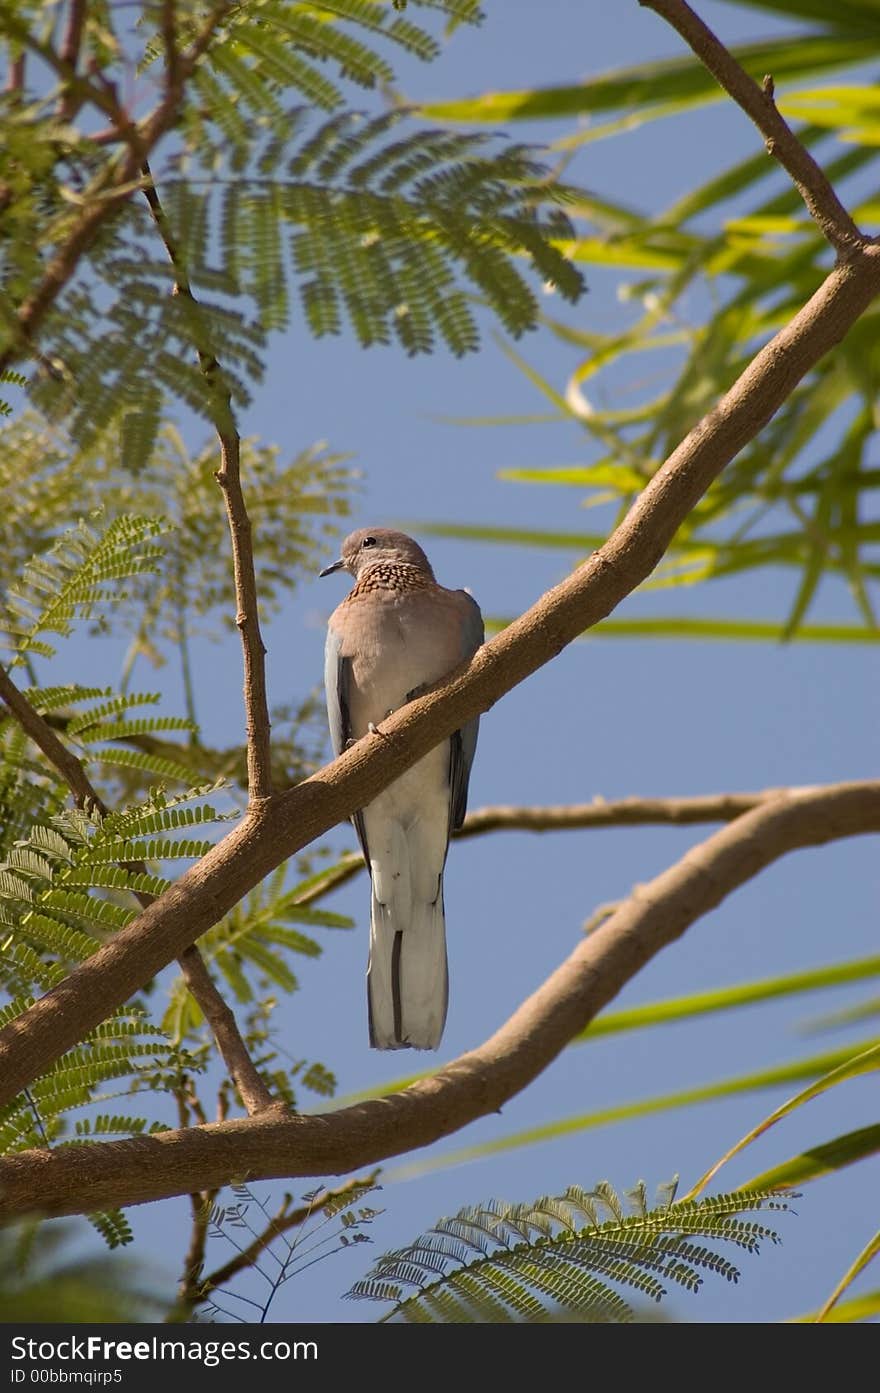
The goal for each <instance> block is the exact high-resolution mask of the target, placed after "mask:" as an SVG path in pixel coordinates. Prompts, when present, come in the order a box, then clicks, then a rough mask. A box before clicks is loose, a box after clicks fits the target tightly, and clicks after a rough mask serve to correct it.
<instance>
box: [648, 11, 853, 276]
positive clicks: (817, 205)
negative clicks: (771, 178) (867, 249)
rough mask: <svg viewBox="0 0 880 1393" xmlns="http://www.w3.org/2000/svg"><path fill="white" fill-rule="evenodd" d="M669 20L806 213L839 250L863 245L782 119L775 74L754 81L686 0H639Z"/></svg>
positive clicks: (842, 252)
mask: <svg viewBox="0 0 880 1393" xmlns="http://www.w3.org/2000/svg"><path fill="white" fill-rule="evenodd" d="M639 4H640V5H641V6H642V7H643V8H644V9H647V10H653V11H654V12H655V14H658V15H660V16H661V18H663V19H665V20H666V21H667V23H668V24H671V25H672V27H673V29H675V30H677V32H678V33H679V34H680V35H681V37H682V38H683V39H684V41H685V43H686V44H688V45H689V46H690V48H692V49H693V51H694V53H695V54H696V55H697V57H698V58H699V59H700V61H701V62H702V63H704V64H705V66H706V67H707V68H708V69H709V71H710V73H711V74H712V76H713V77H714V78H716V79H717V81H718V82H719V83H720V85H721V86H722V87H723V88H724V90H725V92H727V93H728V94H729V95H730V96H731V97H732V98H733V100H734V101H735V102H736V104H737V105H738V106H740V107H742V109H743V111H744V112H745V113H746V115H747V116H750V117H751V119H752V120H753V121H754V123H755V125H756V126H757V127H758V130H759V131H760V132H761V134H762V135H763V137H764V142H765V144H766V146H767V150H768V152H769V154H771V155H772V156H773V157H774V159H777V160H778V161H779V163H780V164H781V165H782V167H783V169H784V170H785V171H786V172H787V173H788V174H790V175H791V178H792V179H793V180H794V182H795V184H796V185H797V187H798V191H799V193H800V195H801V197H802V198H803V200H804V203H805V204H806V205H807V209H808V210H809V213H810V216H811V217H812V218H813V219H814V221H815V222H816V224H817V225H818V226H819V228H820V229H821V231H822V233H823V234H824V236H825V237H826V238H827V239H828V241H829V242H830V243H831V245H832V247H834V249H835V251H837V252H838V253H839V254H840V255H841V256H848V255H849V254H851V253H852V252H853V251H856V250H858V248H859V247H862V246H864V245H865V241H866V238H865V237H864V235H863V234H862V233H861V232H860V231H859V229H858V228H857V227H856V225H855V223H854V222H853V220H852V218H851V217H850V215H849V213H848V212H847V211H846V209H845V208H844V206H843V204H842V203H841V201H840V199H839V198H838V197H837V194H836V193H835V192H834V189H833V188H832V187H831V184H830V183H829V182H828V180H827V179H826V177H825V175H824V173H823V172H822V170H821V168H820V167H819V165H818V164H817V163H816V161H815V160H814V159H813V156H812V155H811V154H810V152H809V150H807V149H806V148H805V146H803V145H802V144H801V143H800V141H799V140H798V138H797V136H796V135H795V134H794V132H793V131H792V130H791V129H790V127H789V126H788V125H787V124H786V122H785V121H784V120H783V119H782V117H781V116H780V114H779V112H778V110H777V109H776V104H775V102H774V99H773V80H772V78H769V77H767V78H765V79H764V83H763V85H762V86H760V87H759V86H758V84H757V82H755V81H754V79H753V78H751V77H749V75H748V73H747V72H746V71H745V69H744V68H742V67H741V66H740V64H739V63H738V62H737V61H736V59H735V58H734V57H733V55H732V54H731V53H729V52H728V50H727V49H726V48H725V47H724V45H723V44H722V43H720V42H719V40H718V39H717V38H716V37H715V35H714V34H713V33H712V30H711V29H710V28H709V27H708V26H707V25H706V24H704V23H703V21H702V20H701V19H700V17H699V15H697V14H695V13H694V11H693V10H692V9H691V7H690V5H688V4H686V3H685V0H639Z"/></svg>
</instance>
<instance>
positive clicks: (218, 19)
mask: <svg viewBox="0 0 880 1393" xmlns="http://www.w3.org/2000/svg"><path fill="white" fill-rule="evenodd" d="M233 8H234V0H222V3H218V4H216V5H215V6H214V7H213V9H212V10H211V12H210V14H209V15H208V17H207V19H206V20H205V23H204V25H203V27H202V29H201V31H200V33H199V34H198V35H197V36H196V38H195V39H194V40H193V42H192V44H191V45H190V47H189V48H188V49H187V50H186V51H185V52H184V53H182V54H180V55H179V57H178V63H177V72H176V75H175V79H174V81H173V82H169V83H168V84H167V87H166V90H165V94H164V96H163V98H162V100H161V101H160V102H159V104H158V106H156V107H155V109H154V110H153V112H152V113H151V114H150V115H149V116H148V117H146V118H145V120H144V121H142V122H140V123H139V124H138V125H137V126H136V127H135V130H136V133H137V139H136V142H134V143H135V144H136V146H137V150H138V151H140V155H138V154H137V153H136V152H135V149H134V148H132V143H131V142H129V141H128V140H126V145H127V146H128V154H127V155H126V156H125V157H123V158H121V159H119V160H118V161H117V162H116V163H115V165H113V164H110V165H108V166H107V167H106V168H105V170H104V171H103V174H102V176H101V177H103V178H104V179H105V180H106V181H107V182H106V183H105V184H103V185H101V193H102V197H100V198H98V199H96V200H95V201H93V202H91V203H90V204H88V205H87V206H86V207H85V208H84V209H83V212H82V213H81V215H80V216H79V218H78V219H77V220H76V222H75V223H74V225H73V228H72V230H71V231H70V233H69V234H68V236H67V239H66V240H65V241H64V242H63V243H62V244H61V246H60V247H59V248H58V250H57V251H56V252H55V255H54V256H53V257H52V259H51V260H50V262H49V264H48V266H47V267H46V270H45V273H44V275H43V279H42V280H41V282H40V284H39V285H38V286H37V287H36V289H35V290H33V291H32V292H31V294H30V295H28V296H27V297H26V298H25V299H24V300H23V301H22V303H21V304H20V305H19V307H18V310H17V312H16V316H15V318H16V321H17V327H18V337H17V339H16V341H15V342H14V343H12V344H10V345H9V346H8V347H7V348H6V349H5V350H4V351H3V352H2V353H0V372H2V371H3V370H4V369H5V368H8V367H11V366H12V364H13V363H15V362H16V361H17V360H18V359H19V358H21V357H23V356H26V355H27V354H28V352H29V351H31V350H30V345H31V341H32V339H33V337H34V335H35V334H36V331H37V330H38V329H39V327H40V325H41V324H42V322H43V320H44V319H45V317H46V315H47V313H48V312H49V310H50V309H51V308H52V306H53V305H54V304H55V301H56V300H57V299H58V296H59V295H60V294H61V292H62V291H63V290H64V287H65V286H66V285H67V283H68V281H69V280H70V279H71V277H72V276H73V274H74V272H75V270H76V268H77V266H78V265H79V262H80V261H81V259H82V257H83V256H84V255H85V254H86V252H88V250H89V249H90V247H91V246H92V244H93V243H94V241H95V238H96V237H97V236H98V233H99V232H100V231H101V228H102V227H103V226H104V223H105V222H107V221H109V219H111V218H113V217H115V216H116V214H117V213H118V212H119V210H120V208H121V206H122V205H123V204H124V203H126V202H127V201H128V199H130V198H131V197H132V196H133V194H134V193H135V192H136V191H137V189H138V188H139V172H140V166H141V164H142V163H143V160H144V159H146V158H147V157H148V156H149V155H150V153H151V152H152V151H153V149H154V148H155V147H156V145H157V144H158V143H159V141H160V140H161V139H162V137H163V136H164V135H166V134H167V132H168V131H169V130H170V129H171V128H172V126H174V124H175V122H176V121H177V118H178V116H179V114H180V103H181V100H182V98H183V93H184V88H185V85H186V82H187V80H188V78H189V77H190V75H191V73H192V72H193V69H194V68H195V66H196V64H197V63H198V62H199V60H200V59H201V57H202V56H203V54H204V53H205V52H206V51H207V49H208V47H209V45H210V43H211V40H212V38H213V37H214V35H215V33H216V31H217V29H218V27H219V26H220V24H222V22H223V20H224V19H225V18H226V16H227V15H228V14H229V12H230V11H231V10H232V9H233ZM4 25H5V27H6V28H7V29H10V31H11V32H13V33H14V34H15V36H16V37H19V31H21V41H22V42H29V41H31V36H30V34H29V31H28V29H27V26H26V25H24V24H21V25H20V26H19V25H16V26H15V28H14V29H12V27H11V21H10V20H9V19H8V17H4ZM41 56H43V57H45V58H46V61H47V62H50V64H51V65H52V66H53V67H55V68H56V70H59V71H60V72H61V75H62V77H63V78H64V79H65V80H66V81H68V82H71V81H72V80H73V79H74V78H75V76H76V75H75V74H71V70H70V68H69V67H68V66H67V65H66V64H63V63H61V59H60V58H59V57H58V55H56V54H54V53H53V54H50V55H49V56H48V57H47V56H46V55H45V54H41ZM88 94H89V97H90V99H91V100H93V101H95V103H96V105H98V106H99V107H100V108H101V110H107V107H108V103H109V105H110V106H111V108H112V106H113V104H112V102H110V101H109V98H108V96H107V94H104V93H101V91H100V90H99V89H95V88H93V87H91V86H89V88H88ZM110 115H111V117H114V118H115V110H113V109H111V111H110ZM96 187H97V186H96ZM114 190H115V191H116V192H117V193H118V197H116V198H114V197H111V196H108V195H112V193H113V192H114Z"/></svg>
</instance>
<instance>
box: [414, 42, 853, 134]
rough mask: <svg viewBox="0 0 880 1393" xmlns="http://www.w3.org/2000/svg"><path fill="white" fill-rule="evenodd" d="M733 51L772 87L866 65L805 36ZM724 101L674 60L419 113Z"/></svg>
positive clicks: (539, 114) (529, 113) (554, 112)
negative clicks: (768, 79)
mask: <svg viewBox="0 0 880 1393" xmlns="http://www.w3.org/2000/svg"><path fill="white" fill-rule="evenodd" d="M730 51H731V53H732V55H733V56H734V58H736V60H737V61H738V62H739V63H740V64H741V65H742V66H743V67H745V69H746V71H747V72H749V73H751V74H753V75H755V76H756V78H757V79H758V80H760V78H761V76H762V75H763V74H764V73H768V72H772V73H773V75H774V78H775V80H776V83H777V85H781V83H782V82H783V81H784V80H786V79H787V80H791V81H793V80H795V79H799V78H802V77H806V76H809V75H810V74H812V73H817V72H826V71H830V70H833V69H835V68H843V67H849V66H852V65H854V64H857V63H862V62H864V59H865V48H864V42H863V41H862V40H861V39H856V38H847V37H839V36H833V35H821V36H819V35H816V34H811V33H809V32H807V33H802V34H786V35H785V37H784V38H781V39H775V40H771V41H770V42H768V43H754V44H743V45H740V46H739V47H736V48H732V49H731V50H730ZM724 95H725V94H724V92H723V90H722V88H721V87H719V85H718V83H717V82H716V81H715V78H714V77H713V76H712V74H711V73H710V72H709V71H708V69H707V68H706V67H704V65H703V64H702V63H701V62H699V61H698V60H697V59H695V58H673V59H669V60H667V61H665V62H664V61H657V60H655V61H653V62H651V63H645V64H642V65H640V66H639V67H634V68H618V69H616V70H614V71H610V72H607V73H604V74H602V75H600V76H599V77H595V78H591V79H589V80H588V81H586V82H582V83H578V84H576V85H575V86H562V87H544V88H531V89H524V90H521V91H517V92H486V93H484V94H483V95H482V96H478V97H469V98H465V99H462V100H455V101H443V102H429V103H425V104H423V105H422V106H421V107H419V111H420V112H421V114H422V115H423V116H425V117H427V118H428V119H430V120H439V121H467V122H492V123H493V124H494V123H496V122H505V121H536V120H544V119H549V120H559V119H560V118H561V117H566V116H584V115H598V114H604V113H609V112H614V111H627V112H630V113H637V112H640V111H641V112H643V113H644V112H647V114H648V115H649V116H650V117H654V116H658V115H661V116H662V115H664V114H666V112H667V111H668V110H670V109H673V108H674V110H675V111H681V110H684V109H686V108H688V107H694V106H702V105H705V104H706V103H709V102H715V101H720V100H721V99H722V98H723V97H724Z"/></svg>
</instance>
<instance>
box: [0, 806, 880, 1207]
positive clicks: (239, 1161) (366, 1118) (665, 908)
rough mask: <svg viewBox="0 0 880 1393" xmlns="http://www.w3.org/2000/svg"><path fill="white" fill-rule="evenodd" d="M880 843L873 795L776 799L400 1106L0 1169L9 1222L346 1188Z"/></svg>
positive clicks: (580, 950) (361, 1107) (469, 1114)
mask: <svg viewBox="0 0 880 1393" xmlns="http://www.w3.org/2000/svg"><path fill="white" fill-rule="evenodd" d="M865 832H880V782H873V783H852V784H838V785H834V786H831V787H828V788H824V789H813V790H809V791H807V792H805V793H798V794H794V795H781V796H780V797H778V798H774V799H772V800H771V801H769V802H767V803H763V804H762V805H761V806H760V807H758V808H755V809H754V810H753V811H752V812H750V813H745V814H744V815H743V816H742V817H740V818H737V819H736V821H735V822H733V823H731V824H730V825H729V826H727V827H724V828H722V829H721V830H720V831H718V832H716V833H714V835H713V836H711V837H709V838H708V840H706V841H704V842H702V843H700V844H699V845H698V846H696V847H693V848H692V849H691V850H690V851H689V852H687V854H686V855H685V856H684V857H682V859H681V860H680V861H678V862H677V863H676V864H675V865H673V866H672V867H670V868H669V869H668V870H666V871H664V872H663V873H662V874H661V875H659V876H657V877H656V879H655V880H653V881H651V882H650V883H649V884H647V885H641V886H638V887H637V888H636V889H635V890H634V892H633V893H632V895H630V896H629V898H628V899H627V900H625V901H623V902H622V904H621V905H620V906H619V907H618V908H617V909H616V910H615V912H614V913H613V914H612V915H611V916H610V917H609V918H608V919H607V920H606V922H605V923H604V924H603V925H602V926H601V927H600V928H598V929H597V930H596V931H595V933H593V934H592V935H591V936H590V937H589V938H586V939H584V940H582V941H581V942H580V943H579V944H578V946H577V947H576V948H575V950H574V952H573V953H572V954H571V956H570V957H569V958H568V959H567V961H566V962H564V963H563V964H562V965H561V966H560V967H558V968H557V969H556V971H555V972H554V973H553V974H552V975H551V976H550V977H549V978H548V979H547V981H546V982H544V984H543V985H542V986H541V987H539V989H538V990H537V991H536V992H535V993H534V995H533V996H531V997H530V998H529V999H528V1000H527V1001H525V1002H524V1003H523V1004H522V1005H521V1006H520V1007H519V1009H518V1010H517V1011H515V1012H514V1014H513V1015H512V1016H511V1017H510V1019H509V1020H508V1021H507V1022H506V1023H505V1024H504V1025H503V1026H502V1027H501V1029H500V1030H499V1031H498V1032H497V1033H496V1034H495V1035H493V1036H492V1037H491V1039H489V1040H487V1041H486V1042H485V1044H483V1045H481V1046H480V1047H479V1048H478V1049H476V1050H473V1051H472V1052H471V1053H469V1054H465V1055H462V1056H461V1057H460V1058H459V1059H457V1060H455V1061H454V1062H453V1063H451V1064H449V1065H447V1066H446V1067H445V1068H443V1069H441V1070H440V1071H439V1072H438V1073H436V1074H434V1075H432V1076H431V1077H430V1078H427V1079H423V1080H420V1081H419V1082H418V1083H415V1084H413V1085H411V1086H410V1087H409V1088H407V1089H405V1090H404V1091H403V1092H401V1093H397V1094H392V1095H390V1096H388V1097H385V1098H375V1099H370V1100H369V1101H367V1102H363V1103H358V1104H355V1105H354V1106H352V1107H348V1108H343V1109H341V1110H340V1111H339V1112H335V1113H328V1114H324V1115H319V1116H315V1117H302V1116H298V1117H291V1118H289V1119H284V1120H281V1119H278V1120H276V1119H275V1118H274V1117H267V1118H266V1120H263V1119H262V1118H259V1117H257V1118H251V1119H247V1120H244V1119H242V1120H237V1121H234V1122H222V1123H214V1124H209V1125H208V1126H206V1127H194V1128H190V1129H188V1130H186V1131H173V1132H171V1131H169V1132H160V1133H157V1134H154V1135H153V1136H150V1137H135V1138H132V1139H131V1140H126V1141H120V1142H110V1143H105V1144H103V1145H101V1146H83V1147H80V1146H73V1147H62V1148H60V1149H58V1150H56V1151H49V1150H45V1151H42V1150H41V1151H28V1152H20V1153H18V1154H17V1155H13V1156H9V1157H8V1158H6V1159H5V1160H2V1161H0V1196H2V1199H0V1213H2V1214H3V1216H4V1217H9V1218H11V1217H13V1216H14V1215H17V1214H22V1213H28V1212H31V1211H39V1212H41V1213H44V1214H50V1215H54V1214H70V1213H80V1212H83V1211H84V1210H93V1209H105V1208H112V1207H114V1206H116V1205H129V1204H142V1203H145V1202H146V1201H148V1200H156V1199H164V1198H168V1197H169V1196H171V1195H180V1194H185V1193H189V1192H190V1191H191V1190H192V1189H193V1188H197V1189H213V1188H216V1187H218V1186H221V1185H224V1184H227V1183H229V1182H230V1181H231V1180H233V1179H235V1178H237V1179H238V1180H239V1181H241V1180H242V1179H243V1178H246V1179H247V1180H249V1181H251V1180H257V1179H273V1178H277V1177H281V1176H285V1177H288V1176H312V1175H344V1174H345V1173H346V1172H348V1171H352V1170H355V1169H359V1168H361V1167H365V1166H368V1165H372V1164H374V1163H376V1162H378V1161H381V1160H383V1159H384V1158H386V1157H388V1156H397V1155H400V1154H402V1153H403V1152H406V1151H411V1150H413V1149H414V1148H416V1147H422V1146H427V1145H429V1144H430V1143H432V1142H435V1141H437V1140H438V1139H439V1138H441V1137H444V1136H448V1135H449V1134H450V1133H452V1132H456V1131H458V1130H459V1129H460V1128H461V1127H463V1126H465V1125H466V1124H467V1123H469V1122H473V1121H474V1120H476V1119H477V1118H479V1117H484V1116H486V1115H487V1114H488V1113H491V1112H497V1111H498V1109H499V1108H500V1107H501V1106H502V1104H504V1103H505V1102H507V1101H508V1099H510V1098H512V1097H513V1096H514V1094H516V1093H518V1092H520V1090H521V1089H523V1088H524V1087H525V1086H526V1085H527V1084H528V1083H530V1082H531V1081H532V1079H534V1078H535V1077H536V1076H537V1075H538V1074H539V1073H540V1072H541V1071H542V1070H543V1069H545V1068H546V1067H547V1065H548V1064H549V1063H550V1062H551V1061H552V1060H553V1059H555V1058H556V1056H557V1055H558V1054H559V1053H560V1051H561V1050H562V1049H564V1047H565V1046H566V1044H567V1043H568V1042H569V1040H571V1039H572V1038H573V1036H575V1035H576V1034H578V1033H579V1032H580V1031H582V1030H583V1029H584V1027H585V1026H586V1025H587V1023H588V1022H589V1021H590V1020H592V1019H593V1017H594V1016H596V1015H597V1014H598V1012H599V1011H601V1010H602V1008H603V1007H604V1006H606V1005H607V1004H608V1002H609V1001H611V1000H612V998H613V997H614V996H615V995H616V994H617V992H619V991H620V989H621V987H623V986H624V985H625V983H627V982H628V981H629V980H630V979H631V978H632V977H634V976H635V974H636V973H637V972H638V971H639V970H640V969H641V968H642V967H643V966H644V964H645V963H646V962H648V961H649V959H651V958H652V957H654V956H655V955H656V954H657V953H658V952H659V951H660V950H661V948H664V947H666V946H667V945H668V944H670V943H672V942H674V940H675V939H677V938H679V937H680V936H681V935H682V934H683V933H684V932H685V930H686V929H687V928H689V927H690V925H691V924H693V923H695V922H696V921H697V920H698V919H699V918H701V917H702V916H703V915H704V914H707V913H708V912H709V911H710V910H712V909H714V908H715V907H716V905H718V904H720V903H721V901H722V900H723V899H725V897H726V896H727V895H729V894H730V892H731V891H732V890H734V889H736V888H737V886H739V885H742V884H744V883H745V882H746V881H748V880H751V879H752V877H754V876H755V875H757V874H758V873H759V872H760V871H762V870H763V869H764V868H765V867H766V866H769V865H770V864H771V863H772V862H773V861H776V860H777V859H778V858H779V857H781V856H784V855H785V854H786V853H787V852H789V851H793V850H795V849H796V848H798V847H805V846H821V845H823V844H824V843H827V842H830V841H835V840H837V839H839V838H843V837H852V836H858V835H860V834H862V833H865Z"/></svg>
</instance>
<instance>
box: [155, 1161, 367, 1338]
mask: <svg viewBox="0 0 880 1393" xmlns="http://www.w3.org/2000/svg"><path fill="white" fill-rule="evenodd" d="M378 1174H379V1171H378V1170H374V1171H373V1172H372V1173H371V1174H370V1175H367V1176H357V1177H353V1178H352V1179H351V1180H346V1181H345V1182H344V1184H342V1185H337V1186H336V1187H335V1188H334V1189H332V1190H325V1191H324V1193H323V1194H321V1195H318V1196H317V1198H315V1199H313V1200H312V1202H311V1204H303V1205H300V1206H299V1207H298V1208H297V1209H288V1205H289V1203H290V1196H289V1195H288V1196H287V1197H286V1198H285V1200H284V1203H283V1204H282V1205H281V1206H280V1207H279V1209H278V1211H277V1213H276V1214H275V1215H274V1217H273V1218H272V1219H270V1220H269V1223H268V1224H267V1225H266V1228H265V1229H264V1230H263V1232H262V1233H261V1234H258V1235H257V1237H256V1238H255V1239H254V1240H253V1242H252V1243H249V1244H248V1246H247V1247H246V1248H242V1249H241V1250H240V1252H238V1253H236V1254H235V1257H233V1258H230V1259H229V1261H228V1262H225V1263H223V1265H222V1266H221V1267H215V1269H214V1271H213V1272H210V1273H208V1275H207V1276H205V1277H202V1278H201V1279H199V1280H198V1281H196V1282H195V1283H194V1284H193V1287H192V1289H191V1290H190V1291H188V1292H187V1293H186V1295H185V1296H184V1295H183V1294H182V1293H181V1297H180V1300H179V1302H178V1310H180V1309H181V1308H183V1312H185V1313H186V1314H190V1313H191V1312H192V1311H193V1310H194V1309H195V1307H196V1306H197V1305H198V1304H199V1303H200V1302H201V1301H204V1300H206V1298H207V1297H208V1296H209V1295H211V1293H213V1292H215V1291H217V1290H219V1288H220V1287H225V1286H226V1284H227V1283H228V1282H231V1281H232V1279H233V1277H237V1276H238V1274H239V1272H244V1271H246V1270H247V1269H248V1268H250V1267H252V1266H253V1265H254V1263H255V1262H256V1260H257V1258H258V1257H259V1256H260V1254H261V1253H263V1252H265V1250H266V1249H267V1248H268V1247H270V1246H271V1244H272V1243H273V1242H274V1241H275V1239H276V1238H280V1237H281V1235H282V1234H285V1233H289V1232H290V1230H291V1229H294V1228H301V1227H302V1225H303V1224H306V1223H308V1221H309V1219H312V1218H314V1216H315V1215H316V1214H320V1212H321V1210H322V1209H324V1208H325V1207H326V1206H327V1205H328V1204H329V1203H330V1202H331V1201H332V1200H336V1199H344V1198H345V1196H346V1195H357V1194H358V1193H359V1192H360V1191H365V1190H370V1189H372V1188H373V1186H374V1185H375V1183H376V1177H377V1176H378ZM178 1319H179V1316H178Z"/></svg>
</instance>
